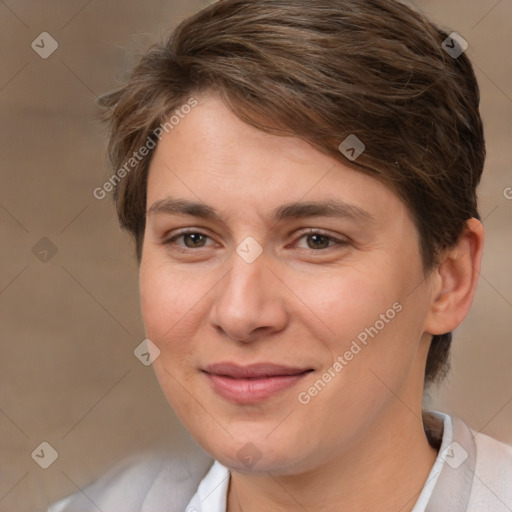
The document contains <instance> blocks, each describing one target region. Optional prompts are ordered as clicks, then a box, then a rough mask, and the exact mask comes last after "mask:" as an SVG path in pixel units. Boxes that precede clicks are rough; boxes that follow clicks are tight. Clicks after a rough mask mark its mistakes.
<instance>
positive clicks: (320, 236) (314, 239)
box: [298, 231, 348, 250]
mask: <svg viewBox="0 0 512 512" xmlns="http://www.w3.org/2000/svg"><path fill="white" fill-rule="evenodd" d="M302 239H305V240H306V247H300V248H305V249H312V250H319V249H328V248H329V247H332V246H334V245H340V246H341V245H347V244H348V242H347V241H346V240H340V239H338V238H334V237H332V236H330V235H326V234H324V233H321V232H318V231H310V232H309V233H306V234H304V235H302V236H301V237H300V238H299V239H298V240H302Z"/></svg>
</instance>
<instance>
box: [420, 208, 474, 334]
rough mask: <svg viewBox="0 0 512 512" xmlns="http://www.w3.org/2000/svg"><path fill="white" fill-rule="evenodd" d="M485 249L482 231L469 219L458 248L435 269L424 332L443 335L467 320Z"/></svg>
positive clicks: (445, 254)
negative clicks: (434, 279)
mask: <svg viewBox="0 0 512 512" xmlns="http://www.w3.org/2000/svg"><path fill="white" fill-rule="evenodd" d="M483 246H484V227H483V225H482V223H481V222H480V221H479V220H478V219H475V218H472V219H469V220H468V221H467V223H466V229H465V230H464V232H463V233H462V235H461V236H460V238H459V240H458V242H457V244H456V245H455V246H454V247H453V248H451V249H449V250H447V251H446V252H445V253H444V255H443V257H442V260H441V262H440V263H439V266H438V267H437V269H436V278H437V282H436V283H435V289H433V293H432V301H431V304H430V311H429V314H428V316H427V321H426V325H425V331H426V332H428V333H429V334H445V333H447V332H451V331H453V330H454V329H455V328H456V327H458V326H459V325H460V323H461V322H462V321H463V320H464V318H465V317H466V315H467V313H468V311H469V308H470V307H471V304H472V302H473V297H474V295H475V290H476V285H477V282H478V277H479V275H480V267H481V261H482V254H483Z"/></svg>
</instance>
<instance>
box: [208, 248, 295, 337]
mask: <svg viewBox="0 0 512 512" xmlns="http://www.w3.org/2000/svg"><path fill="white" fill-rule="evenodd" d="M215 291H216V295H215V299H214V302H213V304H212V308H211V313H210V321H211V323H212V325H214V327H215V328H216V329H217V330H219V331H221V332H222V333H223V334H224V335H225V336H227V337H229V338H231V339H233V340H236V341H241V342H245V343H249V342H253V341H255V340H257V339H259V338H261V337H267V336H269V335H270V334H272V333H276V332H280V331H282V330H283V329H284V328H285V327H286V325H287V323H288V313H287V311H286V308H285V300H286V287H285V286H284V285H283V283H282V282H281V281H280V280H279V279H278V277H276V271H275V270H271V268H270V267H269V262H268V260H267V258H266V255H265V253H262V254H261V255H260V256H259V257H258V258H257V259H256V260H255V261H253V262H251V263H248V262H247V261H245V260H244V259H243V258H242V257H240V256H239V254H237V253H236V252H234V253H233V257H232V266H231V271H230V272H228V274H227V275H226V276H225V278H224V279H222V280H221V282H220V283H219V284H218V286H216V287H215Z"/></svg>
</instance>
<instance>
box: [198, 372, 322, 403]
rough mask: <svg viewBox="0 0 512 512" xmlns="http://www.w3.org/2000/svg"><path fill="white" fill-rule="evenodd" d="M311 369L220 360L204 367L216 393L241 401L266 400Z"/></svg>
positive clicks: (236, 401) (237, 401)
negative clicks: (241, 364)
mask: <svg viewBox="0 0 512 512" xmlns="http://www.w3.org/2000/svg"><path fill="white" fill-rule="evenodd" d="M311 371H313V369H312V368H303V367H291V366H283V365H275V364H273V363H259V364H253V365H249V366H240V365H236V364H233V363H218V364H212V365H209V366H207V367H206V368H205V369H204V370H203V372H204V373H205V374H206V376H207V377H208V380H209V381H210V384H211V386H212V388H213V390H214V391H215V392H216V393H217V394H219V395H220V396H222V397H223V398H225V399H227V400H230V401H232V402H235V403H238V404H249V403H254V402H260V401H263V400H266V399H268V398H270V397H271V396H273V395H276V394H278V393H279V392H281V391H284V390H285V389H287V388H289V387H290V386H292V385H294V384H296V383H297V382H298V381H300V380H301V379H303V378H304V377H305V376H306V375H307V374H308V373H310V372H311Z"/></svg>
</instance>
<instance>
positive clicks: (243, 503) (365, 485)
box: [227, 403, 437, 512]
mask: <svg viewBox="0 0 512 512" xmlns="http://www.w3.org/2000/svg"><path fill="white" fill-rule="evenodd" d="M377 423H378V424H377ZM436 456H437V451H436V450H435V449H434V448H432V447H431V446H430V444H429V443H428V440H427V437H426V435H425V431H424V428H423V422H422V419H421V410H418V411H415V412H414V413H413V412H412V411H411V410H409V409H407V408H406V407H404V405H403V404H402V403H398V404H397V407H396V410H393V411H389V412H388V414H387V416H386V417H384V418H381V420H380V421H379V422H376V423H374V427H373V428H371V429H369V430H368V431H367V432H365V433H364V435H363V436H361V439H360V440H359V441H358V442H356V443H355V444H354V445H353V446H352V447H351V448H350V449H349V450H346V451H344V452H343V453H337V454H334V456H333V458H332V459H331V460H329V461H327V462H325V463H324V464H323V465H321V466H319V467H315V468H314V469H312V470H310V471H308V472H305V473H301V474H294V475H285V476H283V475H279V476H277V475H272V474H271V473H267V474H265V475H251V474H241V473H236V472H234V471H232V472H231V479H230V485H229V491H228V498H227V505H228V506H227V511H228V512H256V511H258V512H259V511H261V510H272V511H275V512H285V511H290V510H301V509H302V510H308V511H310V512H313V511H318V510H321V511H323V512H331V511H332V512H334V511H337V512H339V510H350V511H351V512H363V511H364V512H366V511H368V510H379V511H381V512H388V511H389V512H396V511H397V510H400V511H401V512H410V511H411V510H412V509H413V507H414V504H415V503H416V501H417V499H418V496H419V494H420V492H421V490H422V488H423V486H424V484H425V482H426V480H427V477H428V475H429V473H430V471H431V469H432V465H433V464H434V461H435V459H436ZM390 490H391V492H390Z"/></svg>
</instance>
